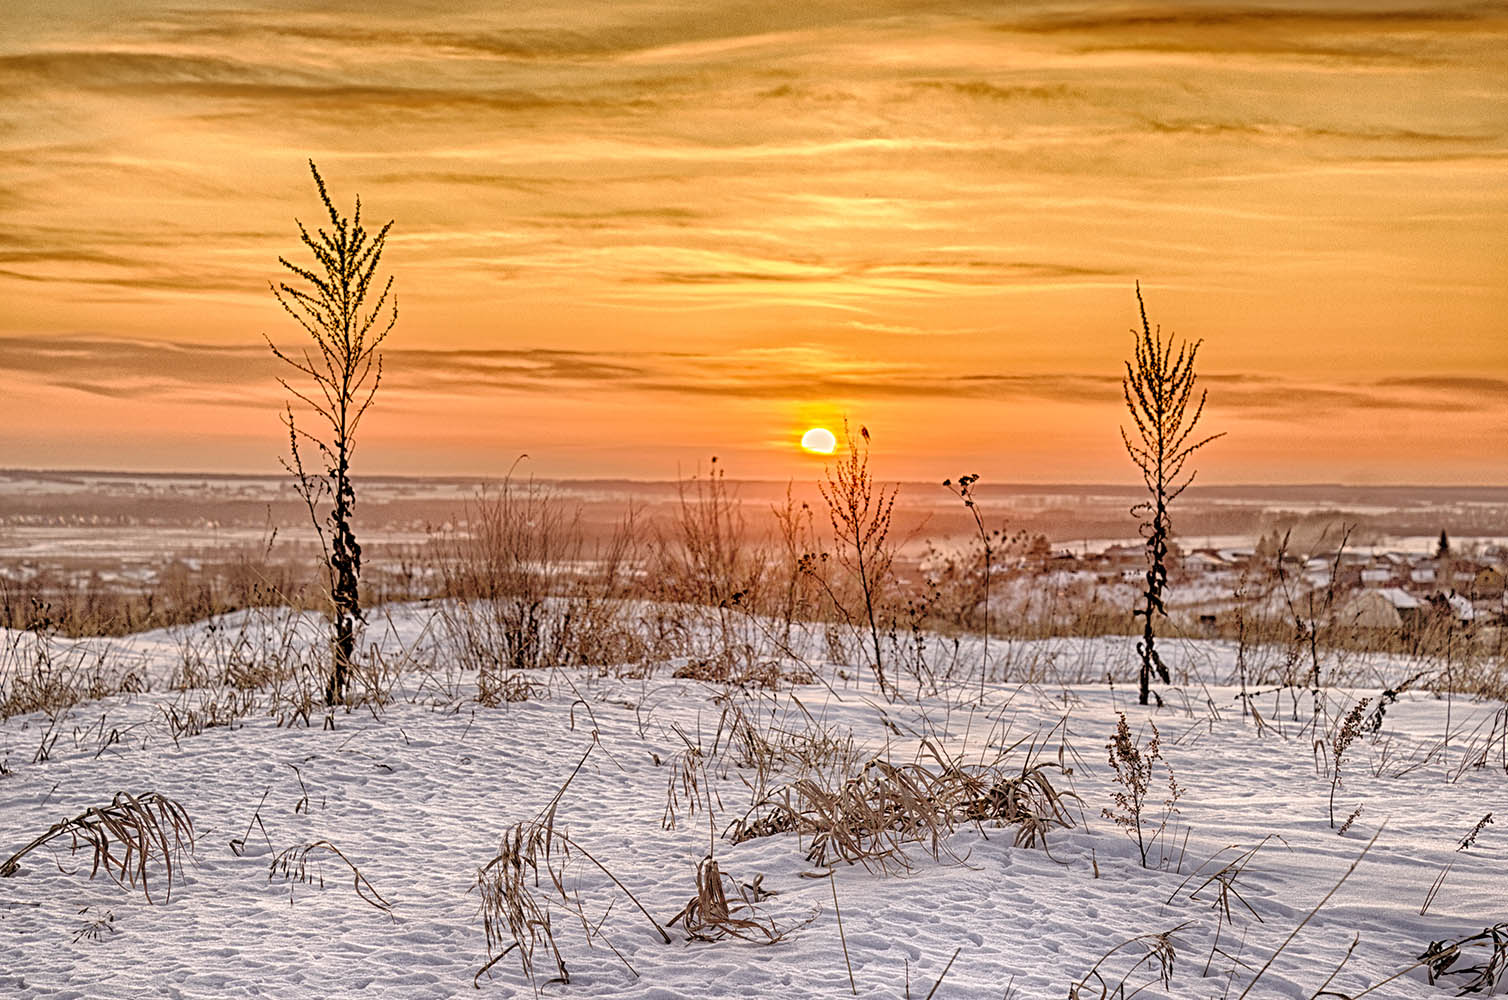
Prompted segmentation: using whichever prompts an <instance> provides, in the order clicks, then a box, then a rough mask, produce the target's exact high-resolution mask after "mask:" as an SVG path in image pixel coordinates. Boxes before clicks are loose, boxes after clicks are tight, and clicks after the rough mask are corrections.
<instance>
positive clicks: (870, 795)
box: [725, 741, 1077, 871]
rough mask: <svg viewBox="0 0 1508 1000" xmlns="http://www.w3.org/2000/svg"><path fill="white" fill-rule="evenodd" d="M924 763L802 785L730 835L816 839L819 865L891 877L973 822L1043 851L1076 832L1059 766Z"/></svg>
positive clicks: (765, 801)
mask: <svg viewBox="0 0 1508 1000" xmlns="http://www.w3.org/2000/svg"><path fill="white" fill-rule="evenodd" d="M923 753H924V754H925V755H926V756H928V757H930V758H931V764H930V765H929V764H927V763H922V762H920V761H918V762H914V763H910V764H900V765H897V764H893V763H891V762H889V761H886V760H882V759H879V758H875V759H872V760H870V761H869V762H867V763H866V764H864V766H863V767H862V768H861V769H860V770H859V773H858V774H856V775H854V776H852V777H850V778H848V779H846V780H845V781H843V783H842V784H841V785H839V786H838V787H837V788H836V789H830V788H826V787H823V785H822V784H820V783H819V782H818V781H817V780H814V779H812V778H802V779H799V780H797V781H795V782H792V783H790V784H788V785H784V786H782V787H781V788H779V789H776V790H775V791H774V792H772V793H769V794H766V795H765V796H763V797H762V798H761V799H760V800H759V801H757V802H756V803H755V804H754V806H753V807H752V808H751V809H750V810H749V811H748V812H747V813H746V814H745V815H744V816H743V818H741V819H739V820H736V821H735V822H734V823H733V824H732V825H731V826H730V827H729V829H728V830H727V831H726V833H725V836H728V837H729V838H730V839H731V840H732V841H733V843H735V844H737V843H742V842H743V841H746V840H751V839H754V838H755V837H764V836H769V835H771V834H774V833H786V832H792V831H794V832H795V833H797V834H798V835H800V836H803V837H809V838H810V840H811V846H810V847H809V848H808V850H807V853H806V857H807V860H808V861H811V862H812V863H813V864H817V865H823V866H826V865H831V864H834V863H836V862H838V861H846V862H849V863H850V864H853V863H858V864H863V865H864V866H865V867H866V868H870V869H879V870H882V871H883V870H886V869H888V868H889V867H890V866H891V865H898V866H900V867H902V868H906V867H909V865H910V862H909V860H908V858H907V855H906V847H907V846H908V845H911V844H921V845H923V846H924V848H925V849H926V851H927V853H929V854H930V855H931V856H932V857H933V858H934V859H935V858H939V857H941V856H942V855H943V854H944V853H947V849H946V847H945V845H944V840H945V839H946V838H947V837H948V836H950V835H951V834H952V833H953V832H954V831H955V830H957V829H958V828H959V827H960V826H963V825H965V824H967V823H975V824H983V823H993V824H998V825H1000V826H1014V827H1015V828H1016V834H1015V842H1016V844H1017V846H1022V847H1034V846H1037V845H1042V846H1043V847H1045V846H1046V839H1047V833H1048V831H1049V830H1051V829H1053V828H1054V827H1058V828H1067V827H1071V826H1073V825H1074V824H1073V819H1072V817H1071V816H1070V814H1069V812H1068V806H1067V801H1068V800H1069V799H1075V800H1076V799H1077V796H1076V795H1074V793H1072V792H1060V791H1059V790H1058V789H1057V788H1056V787H1054V785H1053V783H1052V780H1051V778H1050V777H1049V774H1050V773H1051V771H1052V770H1054V769H1057V770H1059V771H1060V772H1061V771H1063V768H1062V766H1061V765H1060V764H1053V763H1049V762H1045V761H1036V760H1032V759H1030V758H1029V759H1028V761H1027V762H1026V763H1024V764H1023V765H1022V766H1021V768H1020V770H1019V771H1017V770H1015V769H1011V770H1007V769H1006V768H1005V767H1004V765H1003V761H997V762H996V763H994V764H981V765H963V764H960V763H959V762H957V761H954V760H951V759H949V758H948V757H946V756H945V755H944V754H943V752H942V751H941V750H939V749H938V748H937V746H936V745H935V744H933V743H931V742H930V741H926V742H924V744H923Z"/></svg>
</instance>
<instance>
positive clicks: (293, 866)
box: [267, 840, 393, 917]
mask: <svg viewBox="0 0 1508 1000" xmlns="http://www.w3.org/2000/svg"><path fill="white" fill-rule="evenodd" d="M327 854H328V855H333V856H334V857H335V858H336V859H337V860H338V861H339V862H340V863H341V864H343V865H345V867H346V868H347V869H348V870H349V871H350V873H351V879H352V884H353V886H354V887H355V889H356V895H358V896H360V897H361V900H362V902H364V903H368V904H370V905H371V906H374V907H376V908H377V909H379V910H381V911H382V912H383V913H386V914H387V915H388V916H390V917H391V916H392V915H393V904H392V903H390V902H388V901H387V900H386V899H384V898H383V897H382V894H381V893H380V892H378V891H377V890H376V889H375V888H374V887H373V886H372V883H370V882H368V881H367V877H366V876H365V875H363V874H362V873H361V869H360V868H357V867H356V864H355V862H353V861H352V860H351V859H350V858H348V857H346V856H345V854H344V853H343V852H342V851H341V849H340V848H338V847H336V846H335V845H334V844H332V843H330V842H329V841H328V840H316V841H314V842H313V843H309V844H298V845H295V846H293V847H290V848H288V849H287V850H284V851H279V852H278V854H277V856H276V857H274V858H273V859H272V861H271V862H269V863H268V865H267V881H269V882H271V881H272V880H273V879H275V878H282V879H283V880H284V881H286V882H288V902H289V903H292V902H293V884H294V883H296V882H302V883H304V884H305V885H317V886H318V887H319V888H321V889H323V888H324V887H325V876H324V872H323V871H322V870H321V868H320V861H321V859H322V858H323V856H324V855H327ZM310 855H315V857H314V861H313V867H312V868H311V865H310Z"/></svg>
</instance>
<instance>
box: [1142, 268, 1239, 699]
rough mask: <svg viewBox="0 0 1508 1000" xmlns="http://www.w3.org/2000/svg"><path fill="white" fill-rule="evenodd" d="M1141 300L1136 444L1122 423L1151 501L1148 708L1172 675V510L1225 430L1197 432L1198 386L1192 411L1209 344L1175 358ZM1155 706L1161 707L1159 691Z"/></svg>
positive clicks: (1147, 516) (1145, 516)
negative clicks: (1159, 625) (1167, 621)
mask: <svg viewBox="0 0 1508 1000" xmlns="http://www.w3.org/2000/svg"><path fill="white" fill-rule="evenodd" d="M1136 305H1137V307H1138V308H1139V309H1140V310H1141V332H1140V333H1136V332H1135V331H1133V332H1132V336H1133V337H1135V341H1134V349H1133V352H1132V353H1133V360H1134V362H1135V364H1134V365H1133V364H1132V362H1131V361H1127V362H1126V377H1125V378H1124V379H1122V380H1121V389H1122V391H1123V393H1124V395H1125V399H1126V409H1127V410H1128V411H1129V412H1130V414H1131V420H1132V422H1133V423H1134V424H1135V426H1136V440H1135V441H1134V442H1133V441H1132V439H1131V436H1130V435H1128V434H1127V433H1126V430H1125V428H1121V442H1122V443H1123V444H1124V445H1125V446H1126V454H1128V455H1129V456H1131V461H1132V462H1133V463H1135V465H1136V467H1137V469H1138V470H1139V471H1140V472H1141V476H1142V482H1143V483H1144V484H1145V485H1146V487H1147V492H1148V494H1149V498H1148V499H1147V500H1144V501H1143V502H1141V503H1139V504H1137V505H1136V506H1135V507H1133V508H1132V509H1131V512H1132V514H1134V515H1136V516H1137V517H1138V518H1139V520H1140V521H1141V533H1142V537H1143V538H1145V539H1146V541H1147V574H1146V589H1145V590H1144V591H1143V592H1142V595H1141V597H1142V607H1140V608H1136V609H1134V610H1133V612H1132V614H1133V615H1134V616H1135V617H1137V618H1141V619H1142V638H1141V642H1140V643H1138V644H1137V647H1136V650H1137V653H1138V654H1139V656H1140V657H1141V668H1140V671H1139V679H1138V683H1139V695H1138V699H1139V701H1140V703H1141V704H1143V705H1145V704H1147V698H1148V695H1149V693H1150V691H1151V687H1150V685H1151V681H1152V677H1153V675H1154V674H1155V675H1156V676H1157V678H1158V680H1160V681H1162V683H1164V684H1168V683H1171V680H1172V679H1171V678H1170V677H1169V676H1168V668H1167V666H1166V665H1165V664H1164V663H1163V662H1162V657H1161V656H1160V655H1159V654H1158V652H1157V647H1156V630H1155V628H1154V627H1153V624H1152V623H1153V619H1154V618H1155V617H1156V616H1157V615H1163V616H1165V617H1166V615H1167V613H1168V611H1167V608H1166V607H1165V606H1164V604H1163V592H1164V591H1165V590H1166V589H1167V586H1168V567H1167V563H1168V542H1169V540H1170V538H1171V537H1172V534H1173V521H1172V517H1171V515H1170V514H1169V512H1168V507H1169V505H1170V504H1172V502H1173V501H1174V500H1176V499H1178V496H1179V495H1180V494H1181V493H1183V491H1184V490H1185V489H1187V488H1188V486H1189V484H1190V483H1192V482H1193V481H1194V471H1193V470H1192V469H1190V470H1189V473H1188V475H1187V476H1185V475H1184V467H1185V466H1186V465H1187V464H1188V461H1189V459H1190V458H1191V457H1192V456H1193V454H1194V453H1195V452H1196V451H1198V450H1199V449H1200V448H1203V447H1204V446H1205V445H1207V444H1209V443H1210V442H1211V441H1213V440H1215V439H1216V438H1218V437H1220V436H1221V435H1219V434H1214V435H1211V436H1209V437H1206V438H1203V439H1196V438H1194V436H1193V434H1194V428H1195V427H1197V426H1198V424H1199V418H1200V417H1201V416H1203V415H1204V400H1205V392H1204V390H1200V393H1199V399H1198V402H1197V403H1196V404H1195V406H1194V410H1193V414H1192V416H1190V415H1189V403H1190V402H1191V401H1192V400H1193V395H1194V384H1195V382H1196V381H1197V378H1198V377H1197V376H1196V375H1195V374H1194V361H1195V359H1196V358H1197V357H1198V355H1199V346H1200V344H1202V343H1203V341H1198V340H1196V341H1194V343H1193V344H1192V345H1190V344H1187V343H1184V344H1180V345H1179V347H1178V353H1177V354H1176V355H1175V354H1174V353H1173V338H1172V337H1171V336H1169V337H1168V338H1167V339H1166V340H1164V339H1163V336H1162V328H1161V327H1158V329H1157V332H1156V333H1153V331H1152V327H1151V325H1150V324H1149V323H1148V322H1147V307H1146V304H1145V303H1144V302H1143V301H1142V297H1141V284H1140V283H1138V284H1137V286H1136ZM1185 418H1187V422H1185ZM1157 703H1158V704H1159V705H1161V704H1162V698H1161V697H1160V696H1159V697H1158V698H1157Z"/></svg>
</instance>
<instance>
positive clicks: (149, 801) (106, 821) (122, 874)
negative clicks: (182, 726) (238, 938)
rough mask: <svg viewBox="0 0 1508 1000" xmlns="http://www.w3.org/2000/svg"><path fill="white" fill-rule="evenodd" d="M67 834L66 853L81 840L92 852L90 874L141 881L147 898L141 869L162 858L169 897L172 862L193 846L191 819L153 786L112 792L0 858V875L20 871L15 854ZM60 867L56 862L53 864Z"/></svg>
mask: <svg viewBox="0 0 1508 1000" xmlns="http://www.w3.org/2000/svg"><path fill="white" fill-rule="evenodd" d="M62 837H67V838H68V841H69V844H68V853H69V855H70V856H72V855H74V854H76V853H78V851H79V849H80V848H81V847H83V846H85V845H87V846H88V847H89V849H90V851H91V852H92V855H93V858H92V860H93V867H92V868H91V869H90V871H89V877H90V878H93V877H94V876H95V875H96V874H98V873H99V871H100V870H101V869H103V870H104V872H105V874H106V875H109V876H110V877H111V878H112V879H114V880H115V883H116V884H117V885H119V886H121V887H122V888H125V887H127V886H129V887H130V888H133V889H134V888H136V885H137V883H138V881H139V882H140V883H141V891H142V894H143V895H145V896H146V898H147V902H148V903H150V902H153V899H152V893H151V889H150V887H149V886H148V884H147V874H148V869H149V867H150V864H151V861H152V859H153V858H154V857H156V858H157V859H159V860H160V861H161V863H162V868H163V876H164V878H165V879H166V882H167V885H166V890H165V894H164V901H166V900H167V899H169V898H171V897H172V892H173V878H174V875H175V873H176V868H175V862H176V860H177V859H178V858H179V857H180V856H181V855H182V853H183V851H184V850H185V849H187V850H188V851H189V853H190V854H192V853H193V850H194V824H193V822H192V821H191V820H190V819H189V815H188V813H187V812H186V811H185V810H184V808H183V807H182V806H181V805H179V804H178V803H177V802H174V801H173V800H172V799H170V798H167V797H166V796H163V795H158V794H157V793H156V792H147V793H146V794H145V795H142V796H135V795H131V794H130V793H128V792H117V793H116V794H115V798H114V799H112V800H111V802H110V804H109V805H108V806H104V807H99V808H97V807H93V806H91V807H90V808H88V809H85V810H84V811H83V812H81V813H79V814H78V815H77V816H74V817H72V818H71V819H65V820H60V821H58V822H57V823H54V824H53V825H52V826H50V827H48V829H47V832H46V833H43V834H42V835H41V836H40V837H37V838H36V839H35V840H33V841H32V842H31V843H29V844H27V845H26V846H25V847H23V848H21V849H20V850H19V851H17V852H16V853H15V854H12V855H11V856H10V857H9V858H8V859H6V861H5V862H4V863H3V864H0V878H10V877H12V876H14V875H16V874H17V873H18V872H19V871H20V862H21V859H22V858H24V857H25V856H26V855H28V854H30V853H31V852H32V851H34V850H36V849H37V848H39V847H41V846H43V845H44V844H47V843H50V842H51V841H53V840H57V839H59V838H62ZM59 870H61V866H59Z"/></svg>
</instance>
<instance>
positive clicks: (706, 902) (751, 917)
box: [666, 858, 810, 944]
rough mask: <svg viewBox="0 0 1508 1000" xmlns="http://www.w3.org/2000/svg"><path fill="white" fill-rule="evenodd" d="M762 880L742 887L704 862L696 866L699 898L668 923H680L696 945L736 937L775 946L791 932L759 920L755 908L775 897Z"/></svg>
mask: <svg viewBox="0 0 1508 1000" xmlns="http://www.w3.org/2000/svg"><path fill="white" fill-rule="evenodd" d="M763 880H764V876H763V875H756V876H754V881H753V882H743V883H741V882H739V881H738V880H737V879H735V878H733V876H731V875H728V874H726V873H724V872H723V871H722V869H720V868H719V867H718V864H717V861H716V860H714V859H713V858H703V859H702V860H701V861H700V862H699V863H698V864H697V866H696V895H695V896H693V897H692V898H691V899H690V900H689V901H688V902H687V903H686V905H685V906H683V907H681V909H680V910H679V912H677V913H676V915H675V916H673V917H671V918H670V919H669V920H668V921H666V923H667V924H669V925H670V926H672V927H673V926H675V925H676V924H678V923H679V924H680V925H681V927H682V928H684V929H685V931H686V933H687V934H688V935H690V938H691V939H692V940H695V941H720V940H722V939H723V938H726V937H736V938H739V939H741V940H744V941H753V942H756V943H759V944H774V943H775V942H777V941H780V940H781V939H783V938H784V937H785V936H786V935H787V934H789V933H790V932H791V930H792V928H785V929H781V928H778V927H776V926H775V922H774V921H773V920H771V919H770V918H768V917H765V918H764V919H762V920H761V919H760V916H759V913H758V911H757V909H756V908H755V907H756V904H758V903H762V902H764V901H765V900H766V899H769V898H770V897H771V896H774V895H775V893H774V892H771V891H770V890H768V889H765V888H764V887H763V886H762V885H761V884H760V883H761V882H762V881H763ZM730 889H731V892H730V891H729V890H730ZM808 922H810V920H808Z"/></svg>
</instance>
